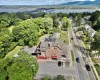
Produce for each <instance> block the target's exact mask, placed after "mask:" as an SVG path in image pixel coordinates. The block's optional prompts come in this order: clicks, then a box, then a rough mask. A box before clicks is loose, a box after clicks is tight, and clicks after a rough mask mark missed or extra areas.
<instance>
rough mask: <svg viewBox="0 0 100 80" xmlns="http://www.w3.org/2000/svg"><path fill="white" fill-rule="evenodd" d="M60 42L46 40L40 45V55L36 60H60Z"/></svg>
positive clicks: (51, 39) (50, 39) (52, 39)
mask: <svg viewBox="0 0 100 80" xmlns="http://www.w3.org/2000/svg"><path fill="white" fill-rule="evenodd" d="M61 46H62V45H61V41H60V40H59V39H55V38H50V37H49V38H46V39H45V41H44V42H41V43H40V54H38V59H61V54H62V47H61Z"/></svg>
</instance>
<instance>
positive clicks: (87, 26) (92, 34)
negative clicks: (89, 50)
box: [85, 25, 96, 37]
mask: <svg viewBox="0 0 100 80" xmlns="http://www.w3.org/2000/svg"><path fill="white" fill-rule="evenodd" d="M85 29H86V30H87V31H88V32H89V33H90V35H91V37H93V36H94V35H95V33H96V31H95V30H94V29H93V28H92V27H91V26H89V25H85Z"/></svg>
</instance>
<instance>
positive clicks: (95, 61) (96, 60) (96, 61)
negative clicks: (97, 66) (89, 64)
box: [91, 58, 100, 63]
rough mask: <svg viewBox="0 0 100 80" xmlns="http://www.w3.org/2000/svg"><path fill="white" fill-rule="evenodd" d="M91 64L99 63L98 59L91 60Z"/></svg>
mask: <svg viewBox="0 0 100 80" xmlns="http://www.w3.org/2000/svg"><path fill="white" fill-rule="evenodd" d="M91 59H92V61H93V63H100V59H96V58H91Z"/></svg>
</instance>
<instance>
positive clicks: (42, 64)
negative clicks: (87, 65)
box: [35, 60, 77, 79]
mask: <svg viewBox="0 0 100 80" xmlns="http://www.w3.org/2000/svg"><path fill="white" fill-rule="evenodd" d="M38 62H39V70H38V73H37V75H36V78H35V79H39V78H43V77H44V76H45V75H50V76H51V77H55V76H57V75H63V76H73V77H76V76H77V74H76V69H75V68H74V67H72V66H71V67H66V66H61V67H59V66H58V61H53V60H51V61H50V60H49V61H47V60H39V61H38Z"/></svg>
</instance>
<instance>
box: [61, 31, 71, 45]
mask: <svg viewBox="0 0 100 80" xmlns="http://www.w3.org/2000/svg"><path fill="white" fill-rule="evenodd" d="M60 39H61V40H63V41H64V42H65V43H69V40H68V32H67V31H61V35H60Z"/></svg>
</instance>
